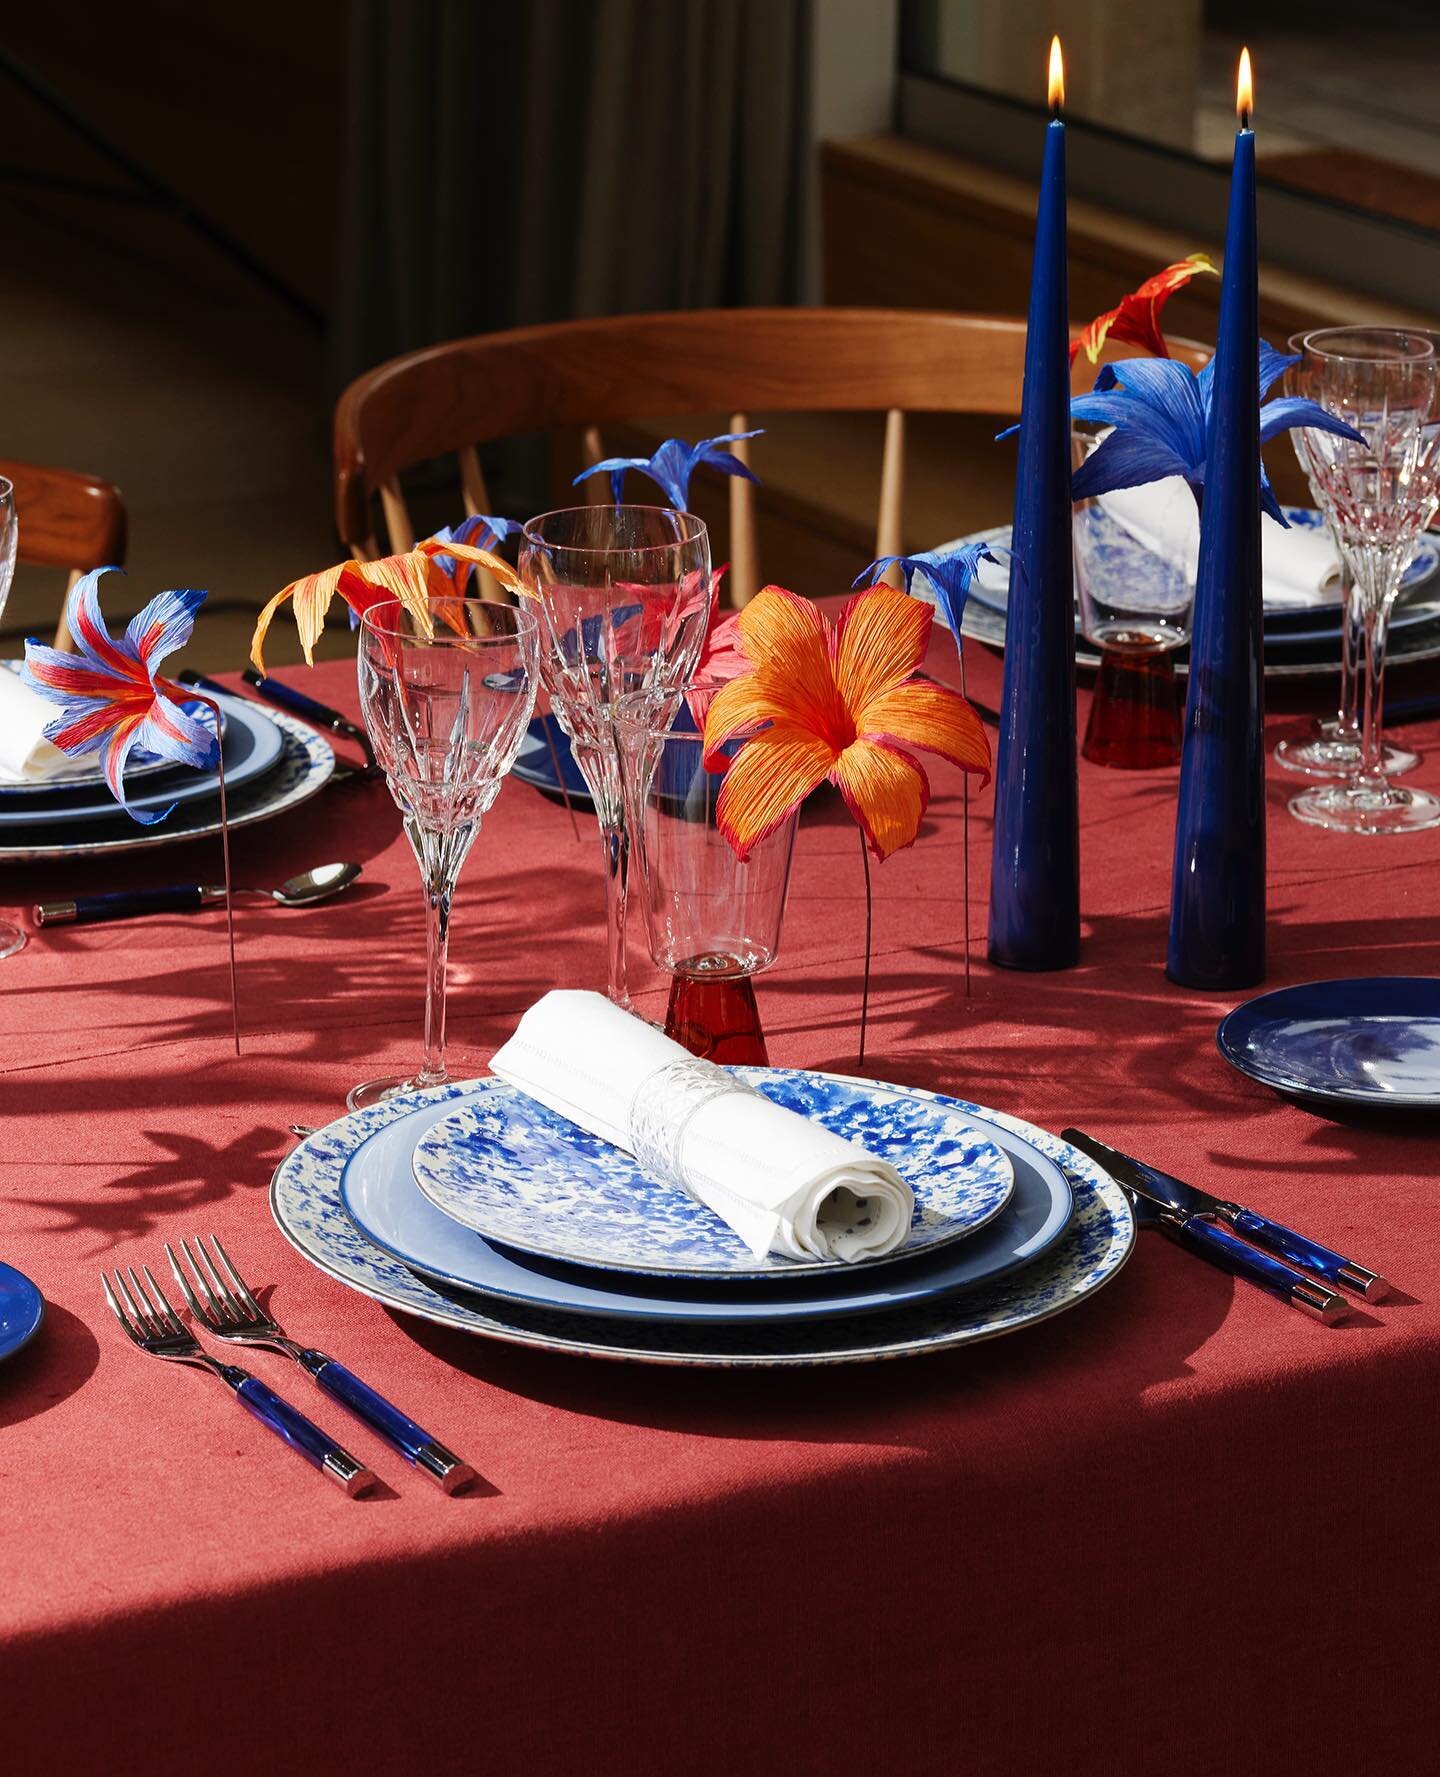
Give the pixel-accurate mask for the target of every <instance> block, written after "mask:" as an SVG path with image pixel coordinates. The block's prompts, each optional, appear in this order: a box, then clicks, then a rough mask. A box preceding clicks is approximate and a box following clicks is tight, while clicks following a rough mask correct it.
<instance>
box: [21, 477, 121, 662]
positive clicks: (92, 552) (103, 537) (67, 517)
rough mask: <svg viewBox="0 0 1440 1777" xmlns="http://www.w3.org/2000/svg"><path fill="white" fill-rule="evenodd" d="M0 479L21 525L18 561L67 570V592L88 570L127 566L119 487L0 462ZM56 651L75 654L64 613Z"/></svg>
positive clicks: (96, 478)
mask: <svg viewBox="0 0 1440 1777" xmlns="http://www.w3.org/2000/svg"><path fill="white" fill-rule="evenodd" d="M0 475H3V476H4V477H5V479H6V480H7V481H8V482H10V483H11V484H12V485H13V487H14V489H15V513H16V517H17V518H18V520H19V524H20V541H19V548H18V550H17V553H16V559H17V560H19V561H22V562H29V563H31V564H32V565H34V566H37V567H44V568H68V569H69V571H70V579H69V581H68V583H67V585H66V589H65V590H66V592H67V593H68V592H69V590H70V588H71V587H72V586H74V584H75V582H76V581H77V580H78V579H79V578H80V576H81V575H82V574H86V573H88V572H89V571H90V569H91V568H109V567H117V568H118V567H123V566H124V564H125V541H126V524H125V502H124V500H123V499H122V498H121V495H120V490H119V488H118V487H115V486H113V485H112V484H111V483H110V482H108V481H101V480H100V479H99V477H98V476H95V475H81V474H79V473H78V472H77V471H75V470H73V469H50V468H46V467H44V466H43V465H41V464H39V463H20V462H10V461H7V460H5V459H4V458H0ZM55 646H56V647H57V648H68V649H73V648H74V643H73V642H72V641H71V639H70V631H69V629H68V628H67V626H66V623H65V613H64V610H63V608H62V610H61V613H60V623H59V626H58V628H57V629H56V631H55Z"/></svg>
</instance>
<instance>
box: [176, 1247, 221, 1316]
mask: <svg viewBox="0 0 1440 1777" xmlns="http://www.w3.org/2000/svg"><path fill="white" fill-rule="evenodd" d="M165 1257H166V1258H167V1259H169V1261H170V1269H171V1271H172V1272H173V1274H174V1277H175V1281H176V1283H178V1284H179V1285H180V1288H181V1291H182V1292H183V1294H184V1297H185V1300H186V1302H187V1304H188V1305H189V1308H190V1312H191V1313H192V1314H193V1315H194V1316H195V1318H196V1320H198V1321H199V1322H200V1324H201V1325H202V1326H207V1327H208V1326H209V1325H210V1317H209V1315H208V1314H206V1312H205V1310H204V1309H203V1308H202V1307H201V1306H200V1298H199V1297H198V1296H197V1295H196V1294H195V1290H194V1287H193V1285H192V1284H191V1282H190V1278H189V1275H188V1274H187V1272H186V1270H185V1268H184V1266H183V1265H182V1264H181V1263H180V1259H179V1255H178V1254H177V1253H176V1251H175V1248H174V1247H173V1246H171V1244H170V1242H169V1241H168V1240H167V1241H166V1242H165Z"/></svg>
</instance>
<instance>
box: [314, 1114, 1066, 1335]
mask: <svg viewBox="0 0 1440 1777" xmlns="http://www.w3.org/2000/svg"><path fill="white" fill-rule="evenodd" d="M876 1090H878V1088H876ZM465 1102H468V1101H465V1100H462V1104H463V1103H465ZM453 1108H454V1107H453V1104H452V1102H451V1101H449V1100H442V1101H441V1102H439V1103H429V1104H423V1105H419V1106H417V1107H416V1109H414V1110H413V1111H411V1112H410V1113H409V1114H408V1115H407V1116H404V1117H400V1118H398V1119H397V1120H396V1121H395V1122H393V1123H388V1124H386V1126H385V1128H383V1129H377V1130H376V1131H375V1133H374V1134H373V1135H371V1136H368V1137H367V1138H366V1139H365V1140H364V1141H363V1142H361V1144H360V1146H359V1147H358V1148H356V1150H355V1152H354V1153H353V1154H351V1156H350V1158H349V1159H348V1160H347V1161H346V1163H345V1168H344V1171H343V1173H342V1175H341V1179H340V1197H341V1201H342V1202H343V1203H344V1205H345V1208H346V1209H347V1210H348V1211H349V1213H350V1217H351V1219H352V1220H353V1221H354V1223H355V1225H356V1226H357V1227H358V1228H359V1229H360V1231H361V1233H362V1234H366V1235H368V1236H369V1238H370V1239H371V1240H373V1241H374V1242H375V1244H376V1245H377V1246H379V1247H383V1248H384V1250H385V1251H386V1252H388V1253H391V1254H393V1255H394V1257H396V1258H397V1259H399V1260H400V1261H401V1262H402V1263H403V1264H406V1265H408V1266H409V1267H410V1268H411V1269H412V1270H415V1271H419V1272H420V1273H421V1274H422V1275H423V1276H425V1277H431V1278H434V1279H435V1280H436V1281H437V1282H438V1283H441V1284H448V1285H450V1287H451V1288H452V1289H462V1290H472V1291H478V1292H479V1293H480V1294H481V1295H486V1296H503V1297H504V1298H505V1299H506V1300H507V1301H512V1302H523V1303H528V1304H529V1305H530V1306H531V1307H540V1308H558V1309H562V1310H566V1311H568V1312H570V1313H572V1314H588V1315H597V1314H601V1315H615V1316H619V1317H621V1318H622V1319H627V1320H631V1319H635V1320H652V1321H653V1320H659V1321H712V1322H740V1321H758V1320H781V1319H787V1320H788V1319H793V1318H797V1317H798V1318H802V1319H803V1318H807V1317H808V1318H813V1319H821V1318H823V1317H825V1316H826V1315H831V1314H867V1313H872V1312H875V1311H877V1310H879V1309H884V1308H896V1307H899V1306H900V1305H901V1304H903V1303H906V1302H921V1301H924V1300H925V1299H926V1298H927V1297H930V1296H937V1295H942V1294H946V1293H948V1292H951V1291H954V1290H957V1289H969V1288H972V1287H974V1286H975V1285H976V1284H979V1283H988V1282H990V1281H991V1280H992V1279H993V1278H996V1277H1000V1276H1003V1275H1004V1273H1005V1272H1007V1271H1013V1270H1015V1269H1016V1268H1017V1266H1020V1265H1026V1264H1028V1263H1029V1262H1030V1261H1031V1260H1032V1259H1034V1258H1038V1257H1039V1255H1040V1254H1041V1253H1042V1252H1044V1251H1045V1249H1046V1248H1047V1247H1049V1246H1051V1245H1053V1244H1054V1242H1055V1241H1056V1240H1058V1239H1059V1238H1060V1237H1061V1235H1062V1234H1063V1233H1064V1232H1065V1228H1066V1225H1067V1224H1068V1222H1069V1220H1070V1215H1071V1210H1072V1202H1071V1196H1070V1187H1069V1185H1068V1184H1067V1183H1066V1182H1065V1174H1064V1173H1063V1172H1062V1171H1061V1170H1060V1168H1059V1167H1058V1166H1057V1165H1056V1164H1055V1162H1054V1161H1053V1160H1050V1159H1048V1158H1047V1157H1046V1156H1045V1155H1044V1154H1042V1153H1040V1152H1039V1150H1038V1149H1036V1148H1034V1147H1032V1146H1031V1145H1030V1144H1029V1143H1028V1142H1027V1141H1025V1140H1023V1139H1022V1137H1020V1136H1018V1135H1015V1134H1013V1133H1012V1132H1011V1131H1010V1130H1008V1129H1001V1128H1000V1126H999V1124H998V1123H989V1124H982V1123H981V1122H980V1121H979V1120H978V1119H977V1120H976V1127H977V1128H983V1130H984V1131H985V1133H986V1134H988V1135H989V1136H990V1137H991V1138H992V1139H993V1140H994V1141H995V1143H996V1145H997V1146H998V1147H999V1148H1000V1149H1001V1150H1002V1151H1003V1152H1004V1153H1005V1154H1006V1155H1008V1156H1009V1158H1010V1161H1011V1163H1012V1165H1013V1167H1014V1171H1015V1194H1014V1195H1013V1196H1012V1197H1011V1199H1010V1201H1009V1203H1008V1204H1007V1205H1006V1206H1005V1208H1004V1209H1003V1210H1002V1211H1001V1212H1000V1214H999V1215H997V1216H996V1217H995V1218H994V1220H993V1221H991V1222H989V1223H987V1224H986V1226H985V1227H984V1228H982V1229H981V1231H980V1232H979V1233H978V1234H976V1235H973V1236H972V1237H971V1238H970V1239H969V1240H958V1241H951V1242H950V1243H949V1245H947V1246H942V1247H939V1248H937V1249H935V1250H933V1251H932V1252H930V1253H928V1254H924V1255H922V1256H921V1257H920V1258H918V1259H915V1260H914V1261H913V1262H911V1263H910V1264H908V1265H882V1266H880V1267H878V1268H877V1267H875V1266H873V1265H851V1266H849V1267H848V1268H847V1269H846V1271H845V1272H844V1274H843V1275H840V1276H836V1275H835V1274H834V1273H833V1272H832V1271H831V1270H830V1269H829V1268H828V1267H827V1268H826V1269H825V1270H824V1271H823V1272H822V1274H821V1275H820V1276H819V1277H818V1278H812V1277H810V1276H809V1275H808V1274H807V1272H808V1268H807V1267H804V1266H795V1267H792V1268H791V1269H790V1271H788V1272H787V1273H785V1274H783V1275H782V1276H781V1277H780V1278H778V1279H776V1280H771V1279H766V1280H765V1281H764V1282H760V1283H751V1284H743V1283H736V1282H735V1281H734V1280H733V1279H731V1278H726V1277H722V1278H719V1279H713V1278H699V1279H696V1278H680V1279H669V1278H650V1277H636V1276H633V1275H628V1276H627V1275H621V1276H616V1275H614V1274H607V1273H605V1272H601V1271H591V1270H582V1269H580V1268H578V1267H575V1266H571V1265H561V1264H555V1263H553V1262H552V1261H550V1260H549V1259H540V1258H527V1257H526V1256H525V1255H524V1254H523V1253H514V1252H509V1251H507V1250H506V1249H505V1248H504V1247H500V1246H492V1245H491V1244H490V1243H489V1241H487V1240H482V1239H481V1237H480V1236H479V1235H478V1234H474V1233H472V1232H471V1230H470V1229H469V1228H462V1227H461V1225H460V1224H459V1223H458V1222H455V1221H452V1220H451V1219H450V1217H449V1216H447V1215H444V1214H443V1213H442V1212H441V1211H440V1210H438V1209H436V1207H435V1205H434V1204H433V1203H431V1201H430V1200H429V1198H428V1197H426V1196H424V1195H423V1193H422V1192H421V1191H420V1189H419V1188H418V1187H417V1185H416V1183H415V1180H414V1178H413V1177H412V1176H411V1171H410V1158H411V1155H412V1154H413V1153H414V1150H415V1144H416V1142H417V1141H418V1140H420V1139H422V1138H423V1136H424V1134H425V1132H426V1131H427V1130H428V1129H429V1128H431V1127H432V1126H433V1125H435V1124H436V1123H438V1122H440V1121H441V1120H442V1119H444V1118H446V1117H448V1116H450V1115H451V1114H452V1112H453Z"/></svg>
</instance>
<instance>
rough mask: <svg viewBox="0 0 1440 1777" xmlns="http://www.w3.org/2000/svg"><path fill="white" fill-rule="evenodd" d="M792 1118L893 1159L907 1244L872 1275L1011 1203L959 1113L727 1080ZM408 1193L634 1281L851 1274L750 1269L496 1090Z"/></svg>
mask: <svg viewBox="0 0 1440 1777" xmlns="http://www.w3.org/2000/svg"><path fill="white" fill-rule="evenodd" d="M727 1071H729V1072H730V1073H733V1074H735V1075H736V1076H737V1078H739V1079H741V1080H744V1081H745V1082H747V1084H749V1085H752V1086H754V1087H755V1088H756V1090H757V1091H759V1092H762V1093H764V1095H765V1096H766V1097H767V1098H769V1099H772V1100H773V1101H774V1102H775V1103H776V1104H780V1105H783V1106H784V1107H785V1108H786V1109H787V1110H792V1111H795V1112H796V1113H797V1114H798V1115H800V1116H803V1117H805V1118H807V1119H808V1120H809V1121H811V1122H813V1123H816V1124H818V1125H819V1126H820V1127H821V1128H824V1129H828V1130H829V1131H830V1132H831V1133H832V1134H834V1135H838V1136H839V1137H840V1138H841V1139H842V1140H844V1141H850V1142H854V1143H855V1145H856V1146H857V1147H861V1148H864V1149H865V1150H866V1152H867V1153H870V1154H872V1155H874V1156H875V1158H876V1159H879V1160H888V1161H889V1162H890V1163H891V1164H892V1165H893V1166H894V1167H895V1169H896V1171H897V1172H899V1174H900V1176H901V1177H902V1178H903V1179H904V1180H905V1182H906V1183H907V1184H908V1185H909V1186H910V1188H911V1189H912V1191H913V1192H914V1193H915V1214H914V1218H913V1220H912V1222H911V1225H910V1232H909V1234H908V1235H907V1237H906V1240H905V1245H904V1247H903V1248H901V1249H900V1251H898V1252H895V1253H891V1254H888V1255H887V1256H886V1257H885V1258H884V1259H870V1260H866V1261H864V1262H865V1263H866V1264H868V1265H872V1266H873V1265H877V1264H887V1263H893V1262H894V1261H895V1260H897V1259H899V1258H900V1257H901V1256H902V1255H903V1257H905V1258H907V1259H908V1258H912V1257H914V1256H915V1255H916V1254H918V1253H922V1252H925V1251H928V1250H930V1249H932V1248H934V1247H937V1246H942V1245H944V1244H945V1243H946V1242H947V1241H951V1240H957V1239H960V1238H961V1237H963V1236H966V1235H969V1234H973V1233H974V1232H975V1231H976V1229H978V1228H981V1227H983V1226H984V1224H985V1223H986V1222H988V1221H990V1220H991V1218H992V1217H994V1216H997V1215H998V1214H999V1213H1000V1211H1001V1210H1002V1209H1003V1208H1004V1207H1005V1205H1006V1203H1008V1202H1009V1200H1010V1194H1011V1192H1012V1191H1013V1190H1014V1185H1015V1181H1014V1174H1013V1172H1012V1169H1011V1166H1010V1162H1009V1160H1008V1159H1007V1158H1006V1156H1005V1154H1004V1153H1003V1152H1002V1150H1001V1149H1000V1148H999V1147H998V1146H997V1145H996V1143H995V1142H994V1141H993V1140H992V1139H991V1137H990V1135H989V1134H988V1132H986V1131H982V1130H980V1129H979V1128H977V1126H976V1125H975V1124H974V1123H973V1122H972V1121H971V1120H970V1119H969V1118H968V1117H965V1116H964V1115H962V1113H961V1112H959V1111H957V1110H955V1109H954V1108H953V1107H951V1106H947V1105H937V1104H935V1103H933V1102H931V1101H930V1100H928V1099H924V1098H919V1097H912V1096H909V1095H907V1094H905V1093H902V1092H894V1091H886V1090H884V1089H883V1088H880V1087H870V1086H868V1085H867V1084H866V1083H865V1082H864V1081H853V1082H852V1081H844V1080H836V1079H833V1078H827V1077H825V1076H823V1075H820V1074H812V1073H804V1072H790V1071H787V1070H785V1069H782V1068H761V1067H750V1068H731V1069H729V1070H727ZM412 1165H413V1169H414V1173H415V1180H416V1183H417V1184H418V1185H419V1187H420V1189H421V1190H422V1191H423V1192H424V1193H425V1195H426V1196H427V1197H428V1198H429V1199H430V1201H431V1202H432V1203H433V1204H434V1205H435V1206H436V1208H437V1209H440V1210H443V1211H444V1213H445V1214H446V1215H447V1216H449V1217H451V1219H452V1220H454V1221H457V1222H459V1223H461V1224H462V1225H463V1226H465V1227H467V1228H470V1229H472V1230H473V1231H474V1232H475V1233H477V1234H482V1235H484V1237H485V1238H486V1239H487V1240H491V1241H498V1242H499V1243H500V1244H501V1245H503V1246H509V1247H515V1248H517V1249H518V1250H519V1251H521V1252H528V1253H535V1254H538V1255H539V1256H541V1257H543V1258H546V1259H560V1260H563V1261H565V1262H567V1263H569V1264H572V1265H593V1266H596V1267H598V1268H599V1269H600V1270H603V1271H621V1272H634V1273H638V1274H640V1275H642V1276H650V1277H668V1278H685V1279H686V1280H690V1279H694V1278H701V1277H710V1278H718V1279H735V1278H775V1277H791V1276H795V1275H797V1274H799V1273H803V1274H804V1275H806V1276H809V1277H813V1276H815V1275H816V1273H817V1272H821V1271H833V1272H843V1271H849V1270H851V1269H852V1267H851V1266H850V1265H848V1264H847V1263H846V1262H845V1261H844V1260H842V1259H833V1260H824V1261H818V1260H813V1259H792V1258H788V1257H785V1256H784V1255H782V1254H780V1253H765V1254H763V1255H762V1256H760V1257H759V1258H757V1257H756V1256H755V1254H754V1253H752V1252H751V1251H750V1249H749V1247H747V1246H746V1245H745V1243H744V1241H743V1240H741V1238H740V1236H739V1235H738V1234H737V1233H736V1232H735V1230H734V1229H733V1228H731V1227H730V1226H729V1225H728V1224H727V1223H725V1222H723V1221H722V1220H721V1219H720V1217H719V1216H717V1215H716V1214H715V1212H714V1210H712V1209H707V1208H706V1206H705V1205H704V1204H703V1203H700V1202H698V1201H697V1200H696V1199H695V1198H694V1197H692V1196H690V1194H689V1193H688V1192H686V1191H683V1190H681V1189H680V1188H679V1187H678V1186H676V1185H670V1184H665V1183H663V1182H661V1181H660V1180H658V1179H653V1178H651V1177H650V1176H649V1175H648V1174H647V1173H645V1172H643V1171H642V1170H641V1169H640V1167H639V1166H637V1165H636V1163H635V1161H634V1160H633V1159H631V1157H630V1155H629V1154H627V1153H625V1152H624V1151H623V1150H622V1149H620V1148H616V1147H612V1146H611V1145H610V1143H609V1142H607V1141H603V1140H601V1139H600V1138H599V1137H597V1136H593V1135H588V1134H587V1133H586V1132H585V1131H584V1130H583V1129H578V1128H577V1127H576V1126H575V1124H573V1123H571V1122H569V1121H568V1120H567V1119H566V1118H564V1117H560V1116H557V1115H556V1114H555V1112H554V1111H550V1110H547V1109H546V1108H545V1106H544V1105H542V1104H537V1103H536V1101H535V1100H534V1099H533V1098H529V1097H527V1096H526V1095H525V1094H524V1093H523V1092H518V1091H517V1090H516V1089H515V1088H514V1087H513V1086H507V1085H506V1084H505V1083H504V1081H503V1080H491V1081H489V1082H488V1083H487V1085H486V1087H484V1088H483V1089H481V1090H480V1091H478V1092H476V1093H474V1094H473V1096H472V1097H471V1098H470V1099H469V1100H468V1101H467V1102H466V1104H465V1105H464V1106H463V1107H462V1108H460V1109H458V1110H455V1111H453V1112H452V1114H451V1115H450V1116H449V1117H447V1118H445V1119H443V1120H442V1121H440V1122H437V1123H436V1125H435V1126H434V1128H432V1129H430V1130H428V1131H427V1132H426V1133H425V1134H424V1135H423V1136H422V1137H421V1138H420V1140H419V1141H417V1143H416V1144H415V1153H414V1158H413V1162H412Z"/></svg>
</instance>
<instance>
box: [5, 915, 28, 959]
mask: <svg viewBox="0 0 1440 1777" xmlns="http://www.w3.org/2000/svg"><path fill="white" fill-rule="evenodd" d="M25 944H26V937H25V934H24V932H22V931H21V929H20V927H19V926H12V925H11V923H10V921H9V920H8V919H0V957H7V956H14V954H15V952H16V951H17V950H23V949H24V948H25Z"/></svg>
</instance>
